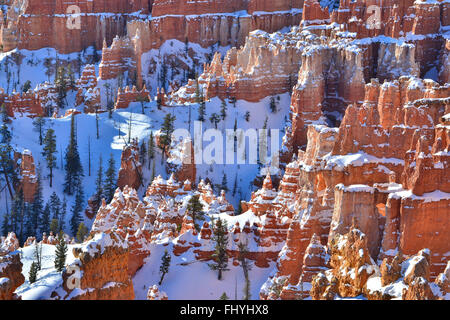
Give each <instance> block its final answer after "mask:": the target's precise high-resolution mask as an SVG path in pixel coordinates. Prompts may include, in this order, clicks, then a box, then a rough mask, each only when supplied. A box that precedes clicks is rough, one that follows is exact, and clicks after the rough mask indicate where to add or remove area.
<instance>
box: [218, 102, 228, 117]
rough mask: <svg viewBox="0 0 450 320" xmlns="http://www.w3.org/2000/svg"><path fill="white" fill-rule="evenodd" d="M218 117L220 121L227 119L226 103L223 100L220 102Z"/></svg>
mask: <svg viewBox="0 0 450 320" xmlns="http://www.w3.org/2000/svg"><path fill="white" fill-rule="evenodd" d="M220 117H221V118H222V120H225V119H226V118H227V103H226V102H225V100H222V105H221V107H220Z"/></svg>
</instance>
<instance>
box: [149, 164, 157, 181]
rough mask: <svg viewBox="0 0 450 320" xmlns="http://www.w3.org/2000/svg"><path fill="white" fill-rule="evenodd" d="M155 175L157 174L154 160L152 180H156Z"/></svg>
mask: <svg viewBox="0 0 450 320" xmlns="http://www.w3.org/2000/svg"><path fill="white" fill-rule="evenodd" d="M155 176H156V169H155V161H153V164H152V175H151V177H150V179H151V181H152V182H153V180H155Z"/></svg>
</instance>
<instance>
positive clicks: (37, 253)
mask: <svg viewBox="0 0 450 320" xmlns="http://www.w3.org/2000/svg"><path fill="white" fill-rule="evenodd" d="M34 259H35V260H36V264H37V268H38V270H41V269H42V243H41V244H39V243H38V242H37V240H36V241H35V242H34Z"/></svg>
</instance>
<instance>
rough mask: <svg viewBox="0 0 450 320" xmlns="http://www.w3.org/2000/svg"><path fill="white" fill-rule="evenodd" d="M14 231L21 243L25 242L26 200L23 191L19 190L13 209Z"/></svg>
mask: <svg viewBox="0 0 450 320" xmlns="http://www.w3.org/2000/svg"><path fill="white" fill-rule="evenodd" d="M11 213H12V216H13V219H12V221H13V223H12V227H13V228H12V231H14V232H15V233H16V234H17V235H18V238H19V241H20V242H23V241H24V239H23V238H24V224H25V199H24V196H23V189H22V188H21V189H19V192H17V193H16V194H15V196H14V200H13V207H12V212H11Z"/></svg>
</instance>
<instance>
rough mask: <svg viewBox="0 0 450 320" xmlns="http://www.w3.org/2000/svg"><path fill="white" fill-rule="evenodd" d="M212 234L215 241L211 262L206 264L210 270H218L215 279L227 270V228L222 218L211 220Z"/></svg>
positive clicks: (220, 278) (219, 278) (219, 277)
mask: <svg viewBox="0 0 450 320" xmlns="http://www.w3.org/2000/svg"><path fill="white" fill-rule="evenodd" d="M212 226H213V228H212V229H213V236H212V238H211V239H212V240H213V241H214V243H215V248H214V253H213V254H212V258H213V261H214V262H213V263H210V264H208V266H209V267H210V268H211V270H215V271H218V275H217V279H218V280H222V274H223V272H224V271H228V270H229V269H228V268H227V267H228V254H227V244H228V235H227V234H228V230H227V223H226V221H224V220H222V219H220V218H219V219H218V220H217V222H216V221H214V220H213V221H212Z"/></svg>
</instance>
